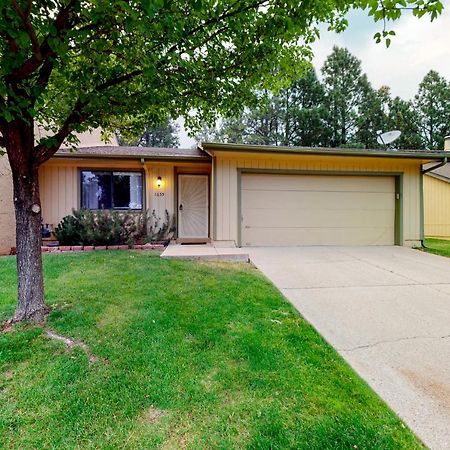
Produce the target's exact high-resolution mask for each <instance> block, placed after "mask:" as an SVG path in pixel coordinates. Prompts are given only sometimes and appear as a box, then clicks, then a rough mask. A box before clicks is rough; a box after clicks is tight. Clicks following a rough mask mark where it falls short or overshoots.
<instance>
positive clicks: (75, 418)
mask: <svg viewBox="0 0 450 450" xmlns="http://www.w3.org/2000/svg"><path fill="white" fill-rule="evenodd" d="M44 263H45V277H46V287H47V297H48V301H49V302H50V303H51V304H52V305H53V306H54V311H53V312H52V314H51V315H50V317H49V320H48V328H50V329H51V330H53V331H54V332H56V333H59V334H61V335H65V336H70V337H71V338H74V339H77V340H82V341H84V342H85V343H86V344H87V345H88V346H89V349H90V351H91V352H92V353H93V354H94V355H95V356H96V357H97V358H98V360H97V361H96V362H89V360H88V357H87V355H86V354H85V352H84V351H83V350H82V349H80V348H72V349H70V350H69V349H66V348H65V347H64V345H63V344H62V343H61V342H58V341H55V340H50V339H48V338H47V337H45V334H44V331H43V330H42V329H41V328H39V327H31V326H21V327H16V328H15V329H14V330H12V331H9V332H5V333H3V334H0V448H2V449H9V448H17V449H32V448H33V449H34V448H38V449H44V448H48V449H83V450H84V449H94V448H95V449H116V448H120V449H125V448H127V449H128V448H133V449H151V448H164V449H172V448H173V449H175V448H193V449H206V448H214V449H231V448H247V449H288V448H292V449H298V448H308V449H399V448H404V449H409V450H410V449H414V448H421V444H420V442H419V441H418V440H417V439H416V438H415V437H414V436H413V435H412V433H411V432H410V431H409V430H408V429H407V428H406V427H405V426H404V425H403V424H402V423H401V422H400V420H399V419H398V418H397V417H396V416H395V415H394V414H393V413H392V412H391V411H390V410H389V409H388V408H387V407H386V405H385V404H384V403H383V402H381V400H380V399H379V398H378V397H377V396H376V395H375V394H374V393H373V392H372V391H371V390H370V389H369V388H368V386H367V385H366V384H365V383H364V382H362V381H361V380H360V379H359V378H358V377H357V376H356V375H355V373H354V372H353V371H352V370H351V369H350V368H349V367H348V366H347V365H346V364H345V363H344V362H343V360H342V359H341V358H340V357H339V356H338V355H337V354H336V352H335V351H334V350H333V349H331V348H330V347H329V346H328V345H327V344H326V343H325V342H324V341H323V340H322V338H321V337H320V336H319V335H318V334H317V333H316V332H315V331H314V330H313V329H312V328H311V326H309V325H308V324H307V323H306V322H305V321H304V320H303V319H302V318H301V317H299V316H298V314H297V313H296V312H295V311H294V310H293V308H292V307H291V306H290V305H289V304H288V303H287V302H286V301H285V300H284V298H283V297H282V296H281V295H280V294H279V293H278V291H277V290H276V289H275V288H274V287H273V286H272V285H271V284H270V283H268V282H267V281H266V279H265V278H264V277H263V276H262V275H261V274H260V273H258V271H257V270H256V269H254V268H252V266H250V265H244V264H242V265H240V264H236V265H227V264H218V263H217V264H213V263H194V262H186V261H166V260H161V259H160V258H159V257H158V255H157V254H150V253H147V252H132V251H130V252H108V253H107V252H104V253H103V252H102V253H100V252H97V253H89V254H83V253H81V254H67V255H46V256H45V257H44ZM14 265H15V261H14V259H13V258H12V257H5V258H0V280H1V283H0V319H5V318H6V317H8V316H9V315H10V314H12V312H13V308H14V301H15V271H14Z"/></svg>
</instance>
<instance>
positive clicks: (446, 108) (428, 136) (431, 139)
mask: <svg viewBox="0 0 450 450" xmlns="http://www.w3.org/2000/svg"><path fill="white" fill-rule="evenodd" d="M414 108H415V110H416V112H417V124H418V128H419V132H420V135H421V137H422V145H423V146H424V147H425V148H428V149H432V150H433V149H442V148H444V137H445V136H446V135H448V134H450V83H449V82H448V81H447V80H446V79H445V78H443V77H441V76H440V75H439V74H438V73H437V72H436V71H434V70H430V71H429V72H428V73H427V75H425V78H424V79H423V80H422V82H421V83H420V85H419V92H418V93H417V95H416V97H415V99H414Z"/></svg>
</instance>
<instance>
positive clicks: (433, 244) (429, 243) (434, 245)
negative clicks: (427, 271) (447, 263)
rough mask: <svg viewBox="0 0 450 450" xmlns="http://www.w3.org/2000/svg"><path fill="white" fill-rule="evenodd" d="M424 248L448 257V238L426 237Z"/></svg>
mask: <svg viewBox="0 0 450 450" xmlns="http://www.w3.org/2000/svg"><path fill="white" fill-rule="evenodd" d="M424 250H425V251H427V252H429V253H433V254H435V255H441V256H447V257H450V240H449V239H436V238H426V239H425V248H424Z"/></svg>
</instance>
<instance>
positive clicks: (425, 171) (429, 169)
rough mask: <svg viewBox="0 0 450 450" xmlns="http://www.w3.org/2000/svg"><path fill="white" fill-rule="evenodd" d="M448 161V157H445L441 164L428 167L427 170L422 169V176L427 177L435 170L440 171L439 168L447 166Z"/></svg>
mask: <svg viewBox="0 0 450 450" xmlns="http://www.w3.org/2000/svg"><path fill="white" fill-rule="evenodd" d="M447 160H448V159H447V157H445V158H444V159H443V160H442V162H440V163H439V164H436V165H435V166H432V167H428V168H427V169H422V170H421V173H422V175H425V174H426V173H428V172H432V171H433V170H436V169H439V167H442V166H445V165H446V164H447Z"/></svg>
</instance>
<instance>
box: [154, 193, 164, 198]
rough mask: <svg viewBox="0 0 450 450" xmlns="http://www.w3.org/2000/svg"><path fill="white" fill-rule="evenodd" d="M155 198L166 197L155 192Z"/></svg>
mask: <svg viewBox="0 0 450 450" xmlns="http://www.w3.org/2000/svg"><path fill="white" fill-rule="evenodd" d="M155 197H164V192H155Z"/></svg>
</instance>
